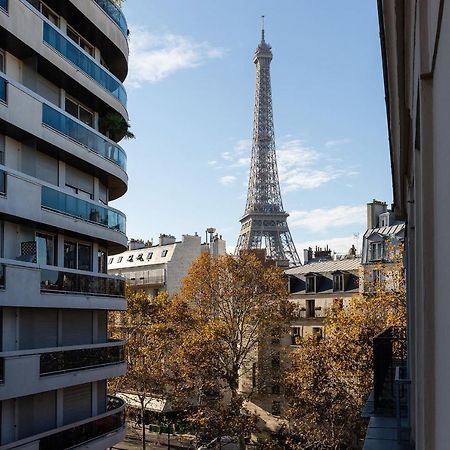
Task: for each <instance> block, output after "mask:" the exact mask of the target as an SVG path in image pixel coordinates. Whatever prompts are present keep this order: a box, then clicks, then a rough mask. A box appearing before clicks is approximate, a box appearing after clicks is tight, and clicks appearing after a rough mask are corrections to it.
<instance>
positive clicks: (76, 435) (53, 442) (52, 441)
mask: <svg viewBox="0 0 450 450" xmlns="http://www.w3.org/2000/svg"><path fill="white" fill-rule="evenodd" d="M110 404H112V406H116V405H120V406H119V407H117V408H114V409H110ZM124 406H125V403H124V401H123V400H121V399H119V398H117V397H108V406H107V411H108V412H109V413H110V414H109V415H106V416H103V417H100V418H97V419H95V418H94V419H93V420H92V421H90V422H87V423H83V424H82V425H78V426H74V427H73V428H69V429H66V430H64V431H60V432H59V433H55V434H51V435H49V436H46V437H43V438H41V439H40V440H39V450H54V449H55V448H73V447H78V446H79V445H81V444H83V443H84V442H88V441H92V440H94V439H98V438H100V437H101V436H104V435H106V434H108V433H112V432H114V431H117V430H119V429H120V428H122V427H123V426H124V425H125V413H124Z"/></svg>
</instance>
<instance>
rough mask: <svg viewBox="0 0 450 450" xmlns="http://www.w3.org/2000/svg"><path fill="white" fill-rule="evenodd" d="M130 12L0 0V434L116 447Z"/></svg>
mask: <svg viewBox="0 0 450 450" xmlns="http://www.w3.org/2000/svg"><path fill="white" fill-rule="evenodd" d="M127 35H128V30H127V25H126V21H125V18H124V16H123V13H122V11H121V10H120V9H119V8H118V7H117V6H116V5H115V3H114V2H113V1H112V0H46V1H45V2H43V1H40V0H0V236H1V239H0V243H1V246H0V338H1V339H0V345H1V349H0V350H1V353H0V401H1V405H0V422H1V427H0V432H1V435H0V444H1V448H5V449H8V448H19V447H20V448H27V449H38V448H39V449H56V448H58V449H62V448H78V447H83V448H98V449H104V448H107V447H111V446H112V445H114V444H115V443H117V442H119V441H121V440H122V439H123V438H124V434H125V427H124V404H123V402H122V401H121V400H120V399H118V398H114V397H110V396H108V395H107V392H106V383H107V380H108V379H109V378H111V377H115V376H118V375H122V374H124V373H125V371H126V363H125V358H124V342H117V341H111V340H109V339H108V329H107V314H108V310H125V309H126V301H125V297H124V280H123V279H122V278H120V277H115V276H110V275H108V274H107V267H106V265H107V260H108V255H114V254H116V253H120V252H122V251H124V250H125V249H126V246H127V238H126V235H125V216H124V214H123V213H122V212H120V211H118V210H116V209H114V208H112V207H110V206H109V205H108V204H109V202H110V201H111V200H114V199H117V198H119V197H121V196H122V195H123V194H124V193H125V192H126V190H127V183H128V177H127V173H126V154H125V152H124V150H123V149H122V147H121V146H120V145H119V144H118V142H119V141H120V140H121V139H122V137H123V134H124V132H125V130H126V127H123V126H114V124H117V123H119V124H120V123H121V122H122V123H124V122H127V121H128V114H127V109H126V92H125V89H124V87H123V84H122V83H123V81H124V79H125V77H126V74H127V70H128V62H127V59H128V41H127Z"/></svg>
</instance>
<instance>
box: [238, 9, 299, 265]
mask: <svg viewBox="0 0 450 450" xmlns="http://www.w3.org/2000/svg"><path fill="white" fill-rule="evenodd" d="M262 19H263V26H262V31H261V42H260V43H259V45H258V47H257V48H256V51H255V56H254V58H253V62H254V63H255V64H256V94H255V112H254V118H253V142H252V158H251V168H250V178H249V181H248V191H247V204H246V207H245V212H244V215H243V216H242V218H241V220H240V222H241V232H240V234H239V238H238V242H237V245H236V250H235V254H236V255H239V252H240V251H241V250H250V249H260V248H265V249H266V254H267V256H268V257H270V258H272V259H274V260H276V261H277V264H278V265H280V266H287V265H300V264H301V262H300V258H299V257H298V254H297V250H296V249H295V245H294V242H293V240H292V236H291V232H290V231H289V228H288V225H287V218H288V216H289V214H288V213H286V212H285V211H284V208H283V202H282V200H281V191H280V183H279V180H278V169H277V157H276V153H275V136H274V131H273V113H272V92H271V87H270V62H271V61H272V48H271V46H270V45H269V44H267V43H266V41H265V39H264V16H263V17H262Z"/></svg>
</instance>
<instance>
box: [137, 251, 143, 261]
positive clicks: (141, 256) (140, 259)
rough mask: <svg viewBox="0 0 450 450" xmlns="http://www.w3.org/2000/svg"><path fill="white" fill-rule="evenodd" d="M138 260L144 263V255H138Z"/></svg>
mask: <svg viewBox="0 0 450 450" xmlns="http://www.w3.org/2000/svg"><path fill="white" fill-rule="evenodd" d="M136 259H137V260H139V261H142V262H144V254H143V253H139V255H137V257H136Z"/></svg>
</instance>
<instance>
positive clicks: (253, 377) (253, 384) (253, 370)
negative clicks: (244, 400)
mask: <svg viewBox="0 0 450 450" xmlns="http://www.w3.org/2000/svg"><path fill="white" fill-rule="evenodd" d="M256 371H257V366H256V363H255V362H254V363H253V364H252V387H254V388H255V387H256V374H257V372H256Z"/></svg>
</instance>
